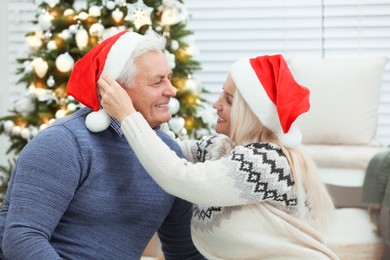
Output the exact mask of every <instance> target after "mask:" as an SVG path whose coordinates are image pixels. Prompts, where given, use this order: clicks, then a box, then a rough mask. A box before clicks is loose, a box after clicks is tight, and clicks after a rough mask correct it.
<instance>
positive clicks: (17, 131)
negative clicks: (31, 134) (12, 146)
mask: <svg viewBox="0 0 390 260" xmlns="http://www.w3.org/2000/svg"><path fill="white" fill-rule="evenodd" d="M21 130H22V129H21V127H20V126H18V125H17V126H15V127H14V128H13V129H12V132H11V135H12V136H20V131H21Z"/></svg>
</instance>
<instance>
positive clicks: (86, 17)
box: [78, 12, 89, 21]
mask: <svg viewBox="0 0 390 260" xmlns="http://www.w3.org/2000/svg"><path fill="white" fill-rule="evenodd" d="M88 16H89V15H88V14H87V13H86V12H80V13H79V15H78V18H79V19H80V20H82V21H85V20H87V19H88Z"/></svg>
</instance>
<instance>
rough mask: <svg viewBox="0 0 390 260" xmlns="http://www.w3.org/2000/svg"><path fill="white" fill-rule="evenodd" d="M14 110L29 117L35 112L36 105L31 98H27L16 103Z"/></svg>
mask: <svg viewBox="0 0 390 260" xmlns="http://www.w3.org/2000/svg"><path fill="white" fill-rule="evenodd" d="M14 109H15V111H16V112H18V113H20V114H21V115H22V116H27V115H28V114H30V113H31V112H33V111H34V110H35V103H34V100H33V99H32V97H31V96H29V95H28V96H25V97H22V98H20V99H18V100H17V101H15V103H14Z"/></svg>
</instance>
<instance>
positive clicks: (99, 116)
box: [0, 31, 203, 260]
mask: <svg viewBox="0 0 390 260" xmlns="http://www.w3.org/2000/svg"><path fill="white" fill-rule="evenodd" d="M164 48H165V39H164V38H163V37H161V36H159V35H157V34H152V35H148V36H142V35H139V34H137V33H134V32H128V31H124V32H121V33H118V34H116V35H114V36H112V37H110V38H108V39H106V40H105V41H103V42H102V43H100V44H99V45H97V46H95V47H94V48H93V49H92V50H91V51H90V52H88V53H87V54H86V55H85V56H84V57H83V58H82V59H80V60H79V61H78V62H77V63H76V65H75V67H74V69H73V71H72V74H71V77H70V79H69V82H68V86H67V92H68V94H69V95H72V96H73V97H74V98H76V99H77V100H78V101H80V102H81V103H83V104H84V105H85V106H86V107H85V108H82V109H80V110H79V111H77V112H75V113H74V114H72V115H70V116H68V117H65V118H63V119H60V120H57V121H56V122H55V123H54V124H53V125H51V126H50V127H49V128H47V129H45V130H44V131H42V132H41V133H40V134H39V135H38V136H37V137H35V138H34V139H33V140H32V141H31V142H29V143H28V144H27V145H26V147H25V149H24V150H23V151H22V153H21V154H20V157H19V159H18V162H17V164H16V167H15V169H14V172H13V174H12V178H11V180H10V183H9V188H8V191H7V195H6V198H5V201H4V204H3V206H2V208H1V211H0V238H1V240H2V241H1V242H2V243H0V245H2V248H1V249H2V250H1V251H2V254H3V257H5V258H6V259H13V260H16V259H140V257H141V255H142V253H143V251H144V248H145V247H146V245H147V244H148V241H149V240H150V238H151V237H152V236H153V234H154V233H155V232H158V235H159V238H160V240H161V243H162V250H163V252H164V256H165V259H203V257H202V256H201V255H200V254H199V253H198V251H197V250H196V248H195V247H194V245H193V243H192V240H191V235H190V220H191V214H192V206H191V204H190V203H188V202H186V201H183V200H181V199H178V198H176V197H174V196H171V195H169V194H167V193H166V192H164V191H163V190H162V189H161V188H160V187H159V186H158V185H157V184H156V183H155V182H154V181H153V180H152V179H151V178H150V177H149V175H148V174H147V173H146V172H145V169H144V168H143V167H142V165H141V164H140V162H139V161H138V159H137V157H136V156H135V154H134V152H133V151H132V150H131V149H130V147H129V144H128V143H127V141H126V139H125V137H124V136H123V135H122V133H121V130H120V126H119V124H118V122H117V121H116V120H115V119H114V118H110V117H109V116H108V115H107V114H106V113H105V112H104V111H103V110H100V105H99V97H98V93H97V89H96V82H97V80H98V79H99V78H100V76H102V75H104V74H105V73H109V74H110V75H114V77H115V78H116V79H117V80H118V82H120V83H121V84H122V86H123V87H124V88H125V89H126V91H127V93H128V94H129V95H131V97H132V99H133V101H134V105H135V106H136V107H137V109H138V111H140V112H141V113H142V114H143V115H144V116H145V118H146V119H147V120H148V123H149V124H150V126H151V127H152V128H154V130H155V132H156V134H157V135H158V136H159V137H160V138H161V139H162V140H163V141H164V142H165V143H166V144H168V145H169V146H170V147H171V149H172V150H174V151H175V152H176V153H177V154H178V155H179V156H181V151H180V149H179V147H178V145H177V144H176V143H175V141H174V140H173V139H171V138H170V137H169V136H168V135H166V134H165V133H164V132H163V131H161V130H160V125H161V124H162V123H165V122H167V121H168V120H169V119H170V118H171V115H170V113H169V110H168V102H169V100H170V98H171V97H173V96H174V95H175V94H176V90H175V88H174V87H173V86H172V85H171V83H170V80H169V78H170V75H171V69H170V67H169V65H168V62H167V60H166V58H165V56H164V54H163V49H164ZM91 109H92V110H94V112H92V111H91Z"/></svg>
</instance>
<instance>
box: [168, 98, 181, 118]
mask: <svg viewBox="0 0 390 260" xmlns="http://www.w3.org/2000/svg"><path fill="white" fill-rule="evenodd" d="M168 105H169V112H170V113H171V114H172V115H175V114H176V113H177V112H179V109H180V102H179V100H177V99H176V98H171V100H170V101H169V104H168Z"/></svg>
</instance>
